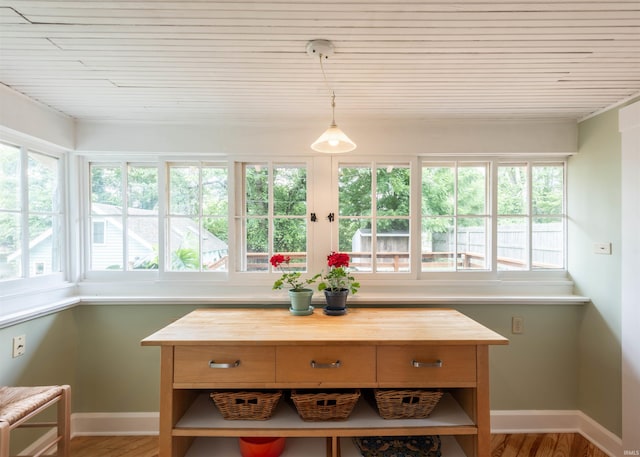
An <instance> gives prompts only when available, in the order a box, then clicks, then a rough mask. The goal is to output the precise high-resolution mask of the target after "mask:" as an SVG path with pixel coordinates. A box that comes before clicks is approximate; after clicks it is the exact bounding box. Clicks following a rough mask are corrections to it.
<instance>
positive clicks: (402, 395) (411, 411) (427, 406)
mask: <svg viewBox="0 0 640 457" xmlns="http://www.w3.org/2000/svg"><path fill="white" fill-rule="evenodd" d="M374 393H375V398H376V403H377V405H378V412H379V413H380V416H381V417H382V418H383V419H424V418H425V417H429V414H431V412H432V411H433V409H434V408H435V407H436V405H437V404H438V402H439V401H440V398H441V397H442V395H443V392H442V391H440V390H426V389H413V390H402V389H375V391H374Z"/></svg>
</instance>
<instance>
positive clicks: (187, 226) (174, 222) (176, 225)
mask: <svg viewBox="0 0 640 457" xmlns="http://www.w3.org/2000/svg"><path fill="white" fill-rule="evenodd" d="M168 269H169V270H171V271H199V270H200V230H199V227H198V221H197V219H192V218H189V217H172V218H171V219H170V220H169V268H168Z"/></svg>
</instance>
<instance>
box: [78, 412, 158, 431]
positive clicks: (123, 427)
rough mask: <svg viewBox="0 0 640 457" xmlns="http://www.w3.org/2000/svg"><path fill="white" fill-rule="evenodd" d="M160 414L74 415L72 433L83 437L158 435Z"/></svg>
mask: <svg viewBox="0 0 640 457" xmlns="http://www.w3.org/2000/svg"><path fill="white" fill-rule="evenodd" d="M159 418H160V416H159V413H74V414H72V415H71V433H72V435H73V436H83V435H91V436H97V435H112V436H113V435H157V434H158V429H159V428H160V426H159V424H160V420H159Z"/></svg>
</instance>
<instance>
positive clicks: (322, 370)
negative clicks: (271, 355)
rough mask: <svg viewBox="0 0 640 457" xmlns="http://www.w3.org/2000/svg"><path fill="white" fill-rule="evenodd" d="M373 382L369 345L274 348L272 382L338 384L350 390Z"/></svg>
mask: <svg viewBox="0 0 640 457" xmlns="http://www.w3.org/2000/svg"><path fill="white" fill-rule="evenodd" d="M375 380H376V351H375V347H373V346H351V347H345V346H344V345H335V346H334V345H328V346H282V347H278V348H277V349H276V381H277V382H282V383H314V384H317V385H320V384H323V383H340V384H342V385H343V386H344V387H350V386H352V385H355V384H358V383H374V382H375Z"/></svg>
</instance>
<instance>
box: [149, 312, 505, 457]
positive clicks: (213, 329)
mask: <svg viewBox="0 0 640 457" xmlns="http://www.w3.org/2000/svg"><path fill="white" fill-rule="evenodd" d="M142 344H143V345H145V346H160V347H161V373H160V376H161V378H160V390H161V398H160V457H183V456H187V457H200V456H205V455H206V456H217V455H220V456H224V457H227V456H230V455H234V452H236V453H235V455H238V456H239V455H240V454H239V452H238V451H234V449H236V448H237V443H236V441H235V439H229V438H226V439H225V438H223V437H239V436H286V437H300V438H295V439H294V438H291V439H290V440H288V442H287V449H286V450H285V453H284V454H283V457H287V456H291V457H294V456H305V457H313V456H316V455H317V456H324V455H327V456H332V457H337V456H340V455H341V456H342V457H350V456H357V455H360V454H359V453H358V452H357V451H356V450H355V448H354V447H353V445H352V444H351V440H350V437H353V436H378V435H436V434H437V435H441V436H442V437H443V457H450V456H458V455H460V456H468V457H486V456H489V455H490V424H489V420H490V419H489V351H488V346H489V345H494V344H508V340H507V339H506V338H504V337H502V336H500V335H499V334H497V333H495V332H493V331H491V330H489V329H488V328H486V327H484V326H482V325H481V324H479V323H477V322H475V321H473V320H472V319H470V318H468V317H466V316H464V315H463V314H461V313H459V312H457V311H455V310H449V309H396V308H393V309H373V308H355V309H350V310H349V313H348V314H347V315H345V316H325V315H324V314H322V311H321V310H316V311H315V313H314V314H312V315H310V316H292V315H291V314H289V312H288V311H287V310H280V309H200V310H196V311H193V312H192V313H190V314H188V315H186V316H185V317H183V318H181V319H179V320H177V321H176V322H174V323H172V324H170V325H168V326H167V327H165V328H163V329H161V330H159V331H158V332H156V333H154V334H153V335H150V336H149V337H147V338H145V339H144V340H143V341H142ZM312 362H313V363H312ZM330 388H359V389H362V390H363V391H364V390H367V389H373V388H396V389H401V388H442V389H445V391H446V393H445V395H444V396H443V398H442V400H441V402H440V403H439V404H438V406H437V407H436V409H435V410H434V411H433V413H432V414H431V415H430V417H429V418H427V419H403V420H395V419H394V420H384V419H382V418H380V417H379V415H378V414H377V411H376V409H375V406H371V405H370V404H369V403H368V402H365V401H362V398H361V399H360V401H359V403H358V404H357V406H356V408H355V409H354V411H353V413H352V414H351V416H350V417H349V419H348V420H347V421H343V422H303V421H302V420H301V419H299V417H298V415H297V414H296V412H295V409H294V408H292V407H291V406H290V405H289V404H288V403H287V402H282V401H281V402H280V404H279V406H278V408H277V410H276V411H275V413H274V415H273V416H272V418H271V419H269V420H266V421H246V420H241V421H237V420H224V419H222V417H221V416H220V414H219V413H218V411H217V410H216V409H215V407H214V406H213V404H212V403H211V401H210V400H209V398H208V394H209V393H210V392H211V391H212V390H218V389H239V390H251V389H283V390H284V391H285V392H286V391H287V390H289V389H318V390H319V391H321V390H322V389H330ZM325 443H326V445H325Z"/></svg>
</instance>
